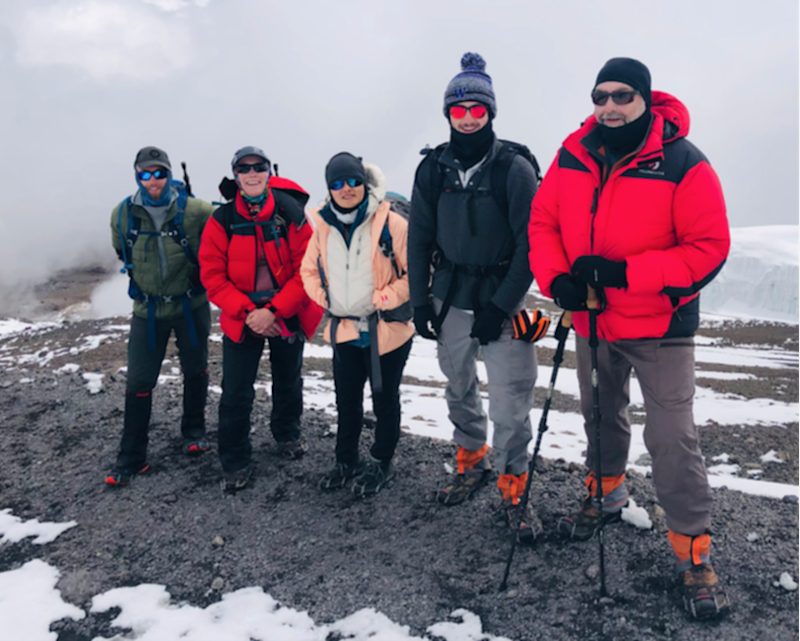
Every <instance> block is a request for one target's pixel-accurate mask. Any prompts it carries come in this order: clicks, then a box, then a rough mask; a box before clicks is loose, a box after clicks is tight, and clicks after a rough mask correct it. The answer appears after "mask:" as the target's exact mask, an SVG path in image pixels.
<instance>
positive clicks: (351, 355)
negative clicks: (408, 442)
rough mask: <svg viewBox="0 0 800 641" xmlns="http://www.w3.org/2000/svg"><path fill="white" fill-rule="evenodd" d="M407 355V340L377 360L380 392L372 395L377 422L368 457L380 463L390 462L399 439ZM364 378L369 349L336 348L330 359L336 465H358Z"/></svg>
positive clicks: (338, 345) (366, 376) (343, 344)
mask: <svg viewBox="0 0 800 641" xmlns="http://www.w3.org/2000/svg"><path fill="white" fill-rule="evenodd" d="M410 351H411V339H409V340H408V341H407V342H406V343H404V344H403V345H401V346H400V347H398V348H397V349H396V350H394V351H391V352H389V353H387V354H384V355H383V356H381V357H380V361H381V377H382V378H383V390H382V391H381V392H378V393H376V392H375V391H374V390H373V392H372V409H373V411H374V412H375V416H376V418H377V419H378V421H377V424H376V426H375V443H374V444H373V446H372V448H371V450H370V454H371V455H372V457H373V458H376V459H378V460H380V461H389V460H391V458H392V457H393V456H394V450H395V447H397V441H398V439H399V438H400V379H401V378H402V377H403V368H404V367H405V364H406V360H407V359H408V353H409V352H410ZM368 378H371V376H370V348H369V347H356V346H354V345H348V344H347V343H339V344H337V345H336V351H335V352H334V357H333V381H334V383H335V384H336V409H337V411H338V414H339V418H338V430H337V432H336V462H337V463H345V464H346V465H355V464H356V463H357V462H358V459H359V456H358V441H359V439H360V437H361V428H362V426H363V423H364V383H366V382H367V379H368Z"/></svg>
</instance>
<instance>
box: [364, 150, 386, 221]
mask: <svg viewBox="0 0 800 641" xmlns="http://www.w3.org/2000/svg"><path fill="white" fill-rule="evenodd" d="M364 171H365V172H366V174H367V194H368V198H369V205H368V206H367V212H368V213H370V214H371V213H372V212H374V211H375V210H376V209H377V208H378V205H380V204H381V202H382V201H383V199H384V198H386V177H385V176H384V175H383V172H382V171H381V170H380V167H378V166H377V165H371V164H370V163H366V162H365V163H364Z"/></svg>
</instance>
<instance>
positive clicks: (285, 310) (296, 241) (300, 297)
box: [272, 223, 313, 318]
mask: <svg viewBox="0 0 800 641" xmlns="http://www.w3.org/2000/svg"><path fill="white" fill-rule="evenodd" d="M312 233H313V230H312V229H311V225H309V224H308V223H306V224H305V225H303V226H302V227H300V229H298V228H297V226H296V225H295V224H294V223H292V224H291V225H289V229H288V241H289V256H290V259H291V263H292V270H293V272H292V276H291V277H290V278H289V280H287V281H286V282H285V283H282V284H281V291H280V292H278V293H277V294H276V295H275V298H273V299H272V304H273V305H274V307H275V309H276V310H277V312H278V314H277V315H278V316H279V317H280V318H291V317H292V316H294V315H295V314H297V313H298V312H299V311H300V310H301V309H302V307H303V305H304V304H305V303H306V302H307V301H308V300H309V298H308V294H306V290H305V288H304V287H303V279H302V277H301V276H300V265H302V263H303V256H305V253H306V247H308V241H309V239H310V238H311V235H312Z"/></svg>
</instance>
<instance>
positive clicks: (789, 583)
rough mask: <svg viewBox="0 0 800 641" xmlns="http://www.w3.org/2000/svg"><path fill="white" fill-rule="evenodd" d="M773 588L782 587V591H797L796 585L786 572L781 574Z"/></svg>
mask: <svg viewBox="0 0 800 641" xmlns="http://www.w3.org/2000/svg"><path fill="white" fill-rule="evenodd" d="M775 587H776V588H777V587H782V588H783V589H784V590H789V591H790V592H792V591H793V590H796V589H797V583H796V582H795V580H794V579H793V578H792V575H791V574H789V573H788V572H784V573H783V574H781V578H780V579H778V580H777V581H776V582H775Z"/></svg>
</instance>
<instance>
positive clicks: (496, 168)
mask: <svg viewBox="0 0 800 641" xmlns="http://www.w3.org/2000/svg"><path fill="white" fill-rule="evenodd" d="M500 143H501V144H502V146H503V147H502V149H501V150H500V151H499V152H498V154H497V157H496V158H495V159H494V162H493V163H492V178H491V181H492V194H493V195H494V197H495V200H497V204H498V205H500V208H501V209H502V210H503V211H505V212H508V172H509V170H510V169H511V165H512V163H513V162H514V158H515V157H516V156H521V157H522V158H523V159H525V160H526V161H528V162H529V163H530V165H531V167H532V168H533V172H534V175H535V176H536V186H537V187H538V186H539V183H540V182H541V181H542V173H541V170H540V169H539V163H538V162H537V161H536V157H535V156H534V155H533V154H532V153H531V150H530V149H528V148H527V147H526V146H525V145H523V144H520V143H518V142H512V141H510V140H501V141H500Z"/></svg>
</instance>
